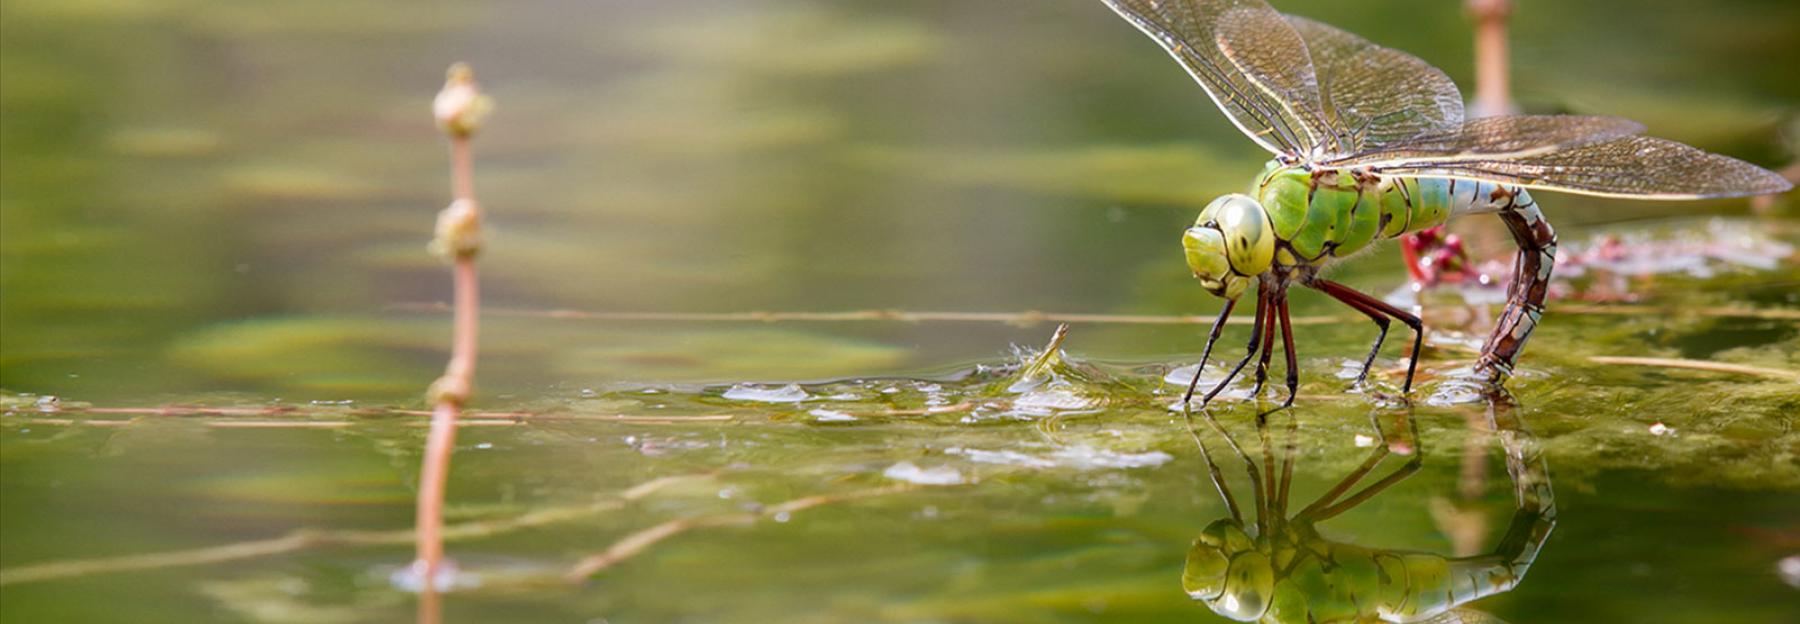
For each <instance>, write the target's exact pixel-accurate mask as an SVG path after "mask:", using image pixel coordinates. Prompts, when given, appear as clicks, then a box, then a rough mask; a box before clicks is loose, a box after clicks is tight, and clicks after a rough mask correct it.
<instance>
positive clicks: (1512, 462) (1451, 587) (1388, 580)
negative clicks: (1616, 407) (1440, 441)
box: [1181, 401, 1556, 624]
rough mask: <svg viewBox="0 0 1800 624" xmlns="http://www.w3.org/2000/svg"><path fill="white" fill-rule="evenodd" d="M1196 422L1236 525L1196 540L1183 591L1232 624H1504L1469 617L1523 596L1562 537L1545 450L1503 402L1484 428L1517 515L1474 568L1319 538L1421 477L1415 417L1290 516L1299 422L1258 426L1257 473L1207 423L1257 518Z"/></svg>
mask: <svg viewBox="0 0 1800 624" xmlns="http://www.w3.org/2000/svg"><path fill="white" fill-rule="evenodd" d="M1194 418H1196V417H1190V418H1189V421H1188V424H1189V429H1188V430H1189V433H1190V434H1192V435H1193V438H1194V441H1195V443H1196V444H1197V445H1198V446H1199V447H1200V453H1201V456H1202V457H1203V458H1205V460H1206V465H1207V469H1208V470H1209V472H1210V476H1211V480H1212V484H1213V486H1214V487H1215V488H1217V489H1218V492H1219V495H1220V497H1222V498H1223V499H1224V502H1225V506H1226V508H1227V509H1228V510H1229V511H1230V514H1231V516H1230V517H1228V518H1221V519H1219V520H1217V521H1214V522H1213V523H1212V524H1210V525H1208V526H1207V527H1206V529H1205V530H1204V531H1202V532H1201V533H1200V537H1198V538H1196V539H1195V540H1194V542H1193V545H1192V547H1191V548H1190V549H1189V551H1188V556H1187V565H1186V568H1185V569H1184V570H1183V572H1182V576H1181V585H1182V589H1184V590H1186V591H1187V593H1188V595H1189V596H1191V597H1192V598H1194V599H1195V600H1198V601H1201V602H1204V603H1206V605H1207V606H1208V607H1210V608H1211V609H1212V610H1213V611H1214V612H1216V613H1218V614H1219V615H1222V616H1225V617H1228V618H1231V619H1233V620H1238V621H1243V622H1264V623H1268V624H1275V623H1290V622H1436V623H1440V624H1445V623H1452V622H1491V621H1495V620H1494V618H1492V617H1491V616H1487V615H1484V614H1481V613H1480V612H1477V611H1473V610H1470V609H1467V608H1465V607H1464V605H1466V604H1468V603H1470V602H1472V601H1475V600H1477V599H1480V598H1483V597H1486V596H1491V595H1494V594H1498V593H1502V592H1506V591H1508V590H1511V589H1512V588H1513V587H1514V586H1516V585H1517V584H1518V583H1519V582H1520V581H1521V580H1522V579H1524V577H1525V572H1526V570H1527V569H1528V568H1530V567H1531V563H1532V561H1533V560H1535V559H1536V557H1537V553H1538V551H1539V549H1540V548H1542V547H1543V545H1544V541H1545V539H1546V538H1548V537H1549V535H1550V531H1551V529H1552V528H1554V527H1555V525H1556V504H1555V499H1554V495H1553V493H1552V492H1551V489H1550V480H1549V472H1548V468H1547V467H1546V466H1545V464H1544V459H1543V455H1542V454H1541V453H1540V452H1539V450H1538V447H1537V443H1536V439H1535V438H1534V437H1533V436H1532V435H1531V434H1530V433H1529V432H1527V431H1526V430H1525V428H1524V426H1523V424H1522V423H1521V422H1519V420H1518V419H1517V417H1516V415H1514V413H1513V410H1512V409H1511V406H1510V405H1507V404H1505V403H1503V402H1499V401H1490V402H1489V408H1488V418H1487V420H1488V424H1489V425H1490V426H1491V427H1492V428H1493V430H1494V431H1495V432H1496V433H1497V436H1496V437H1497V438H1498V439H1499V441H1500V445H1501V447H1502V449H1503V450H1504V451H1505V457H1506V468H1507V473H1508V475H1509V476H1510V477H1511V480H1512V486H1513V497H1514V508H1515V510H1514V513H1513V516H1512V520H1511V522H1510V524H1509V525H1508V527H1507V530H1506V533H1505V535H1504V536H1503V537H1502V538H1501V539H1500V540H1499V542H1498V543H1497V544H1496V545H1495V546H1494V547H1493V549H1492V550H1490V551H1488V552H1486V553H1484V554H1479V555H1475V556H1466V557H1450V556H1444V555H1439V554H1434V553H1428V552H1421V551H1407V550H1390V549H1380V548H1369V547H1364V546H1358V545H1355V544H1348V543H1343V542H1337V541H1332V540H1330V539H1328V538H1325V537H1323V536H1321V535H1320V534H1319V532H1318V531H1317V530H1316V529H1315V525H1317V524H1318V523H1320V522H1324V521H1326V520H1329V519H1331V518H1333V517H1336V516H1338V515H1340V514H1343V513H1344V512H1346V511H1349V510H1350V509H1352V508H1355V507H1356V506H1358V505H1361V504H1363V503H1365V502H1367V501H1368V500H1370V499H1371V498H1373V497H1375V496H1376V495H1379V494H1380V493H1381V492H1382V491H1384V490H1386V489H1388V488H1390V487H1393V485H1394V484H1396V483H1399V482H1401V481H1404V480H1406V479H1407V478H1408V477H1410V476H1412V475H1413V473H1415V472H1417V471H1418V470H1419V467H1420V466H1421V465H1422V462H1423V461H1424V459H1423V456H1424V453H1423V449H1422V448H1417V447H1416V445H1417V443H1418V439H1419V438H1418V428H1417V425H1415V424H1414V423H1413V420H1412V417H1411V414H1410V412H1408V413H1405V414H1404V416H1403V417H1402V420H1403V422H1402V423H1400V426H1398V427H1395V431H1394V432H1393V434H1392V435H1393V437H1392V438H1390V437H1389V434H1387V433H1384V432H1382V431H1381V424H1380V422H1379V420H1377V421H1376V422H1375V428H1376V433H1377V438H1376V439H1377V443H1376V444H1375V446H1374V449H1373V450H1372V451H1371V452H1370V454H1369V457H1368V458H1367V459H1366V460H1365V461H1364V462H1363V463H1362V464H1361V465H1360V466H1358V467H1357V468H1356V469H1354V470H1352V471H1351V472H1350V473H1349V474H1348V475H1345V476H1344V477H1343V478H1342V479H1341V480H1339V481H1338V482H1337V483H1336V484H1334V485H1333V486H1332V487H1331V488H1330V489H1328V490H1327V491H1326V492H1325V493H1324V494H1322V495H1320V496H1319V498H1318V499H1317V500H1315V501H1313V502H1312V503H1310V504H1308V505H1306V506H1305V507H1304V508H1302V509H1300V510H1299V511H1297V512H1293V513H1290V510H1289V507H1288V494H1289V487H1290V485H1291V483H1292V481H1293V473H1294V455H1295V453H1296V449H1295V446H1296V444H1295V441H1294V434H1295V429H1296V424H1295V421H1294V419H1293V418H1292V416H1291V415H1289V417H1288V422H1287V424H1286V425H1285V427H1282V426H1275V425H1270V424H1269V422H1268V421H1267V420H1263V419H1258V423H1257V433H1258V438H1259V441H1260V443H1261V444H1260V447H1261V452H1262V462H1261V465H1260V466H1258V464H1257V462H1256V461H1255V460H1253V459H1251V457H1250V455H1248V454H1246V453H1245V452H1244V449H1243V447H1241V446H1240V445H1239V444H1238V443H1237V440H1235V439H1234V438H1232V437H1231V435H1230V434H1229V433H1228V432H1227V431H1226V430H1225V429H1224V428H1223V427H1221V426H1220V425H1219V424H1218V422H1217V421H1216V420H1213V419H1212V417H1211V416H1208V415H1205V414H1201V415H1200V416H1198V418H1200V419H1202V420H1203V421H1204V422H1205V424H1206V427H1207V428H1208V429H1210V430H1211V431H1212V432H1213V434H1215V435H1216V436H1217V437H1219V438H1222V439H1223V441H1224V444H1225V446H1226V447H1227V448H1229V449H1230V450H1231V453H1232V454H1233V455H1235V456H1236V457H1237V459H1238V460H1240V461H1241V462H1242V463H1243V465H1244V470H1245V472H1247V473H1248V475H1249V484H1250V489H1251V491H1252V501H1251V505H1252V506H1253V507H1252V509H1250V510H1248V511H1246V510H1244V509H1241V508H1240V507H1239V502H1238V500H1237V499H1236V498H1235V497H1233V496H1232V493H1231V488H1230V486H1229V485H1228V484H1227V481H1226V479H1225V476H1224V474H1223V472H1222V471H1221V470H1220V469H1219V465H1218V463H1216V462H1215V461H1214V460H1213V456H1212V448H1210V447H1209V446H1208V444H1207V442H1206V440H1205V438H1206V437H1207V436H1203V435H1202V434H1201V432H1200V431H1197V430H1196V429H1195V424H1194ZM1274 437H1282V438H1285V441H1284V442H1281V443H1277V442H1276V441H1274V440H1272V439H1271V438H1274ZM1408 447H1411V448H1416V449H1417V450H1416V451H1415V452H1413V453H1412V454H1411V456H1410V457H1408V458H1407V459H1406V461H1405V462H1404V464H1403V465H1402V466H1401V467H1399V468H1397V469H1395V470H1394V471H1393V472H1391V473H1389V474H1387V475H1386V476H1383V477H1381V478H1379V479H1377V480H1375V481H1374V482H1373V483H1369V484H1367V485H1365V486H1363V487H1362V489H1360V490H1357V489H1356V487H1357V484H1358V483H1361V482H1362V481H1363V480H1364V479H1365V478H1368V477H1369V476H1370V475H1371V473H1373V472H1374V471H1375V469H1376V468H1377V467H1378V466H1379V465H1380V464H1381V463H1382V461H1383V460H1384V459H1386V458H1387V457H1388V455H1390V454H1393V450H1392V449H1404V448H1408ZM1277 455H1279V457H1278V456H1277ZM1353 490H1354V491H1353ZM1246 513H1250V514H1253V515H1254V523H1253V524H1246V521H1245V514H1246Z"/></svg>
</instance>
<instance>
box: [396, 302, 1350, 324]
mask: <svg viewBox="0 0 1800 624" xmlns="http://www.w3.org/2000/svg"><path fill="white" fill-rule="evenodd" d="M389 309H391V310H398V311H403V312H442V311H444V310H445V309H447V306H445V305H444V304H442V303H431V302H422V303H420V302H415V303H397V304H394V305H391V306H389ZM487 314H488V315H489V316H512V317H524V318H546V319H563V320H578V321H615V322H617V321H648V322H660V323H782V322H790V323H793V322H800V323H842V322H893V323H930V322H966V323H1003V324H1006V325H1012V326H1015V327H1031V326H1034V325H1040V324H1043V323H1092V324H1111V325H1210V324H1212V323H1213V321H1216V320H1218V319H1217V316H1216V315H1203V316H1189V315H1164V314H1089V313H1080V312H1043V311H1038V310H1026V311H1023V312H941V311H909V310H847V311H842V312H774V311H761V310H756V311H748V312H592V311H586V310H569V309H552V310H532V309H521V308H494V309H489V310H488V311H487ZM1344 318H1345V317H1340V316H1296V317H1294V318H1293V322H1294V324H1295V325H1329V324H1332V323H1338V322H1342V321H1343V320H1344ZM1229 322H1230V323H1231V324H1233V325H1247V324H1249V323H1250V321H1247V320H1243V319H1231V321H1229Z"/></svg>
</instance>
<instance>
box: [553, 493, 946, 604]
mask: <svg viewBox="0 0 1800 624" xmlns="http://www.w3.org/2000/svg"><path fill="white" fill-rule="evenodd" d="M918 487H919V486H915V485H894V486H888V487H879V488H870V489H866V490H858V491H855V492H846V493H843V494H822V495H816V496H806V497H801V498H796V499H793V500H790V501H786V502H781V503H776V504H773V505H769V506H767V507H764V508H762V509H761V510H759V511H754V512H743V513H731V514H718V515H712V516H699V517H690V518H676V519H674V520H669V521H666V522H663V523H661V524H657V525H655V526H652V527H650V528H647V529H643V530H641V531H637V532H635V533H632V534H630V535H627V536H625V537H623V538H620V539H619V540H618V541H616V542H613V543H612V545H611V546H608V547H606V550H602V551H600V552H598V553H595V554H592V555H589V556H587V557H583V558H582V559H581V560H580V561H577V562H576V563H575V565H574V566H571V567H570V568H569V571H568V572H567V573H565V574H564V575H563V578H564V579H565V580H567V581H569V582H571V583H579V582H582V581H584V580H587V579H588V577H591V576H593V575H595V574H598V573H600V572H601V571H602V570H605V569H607V568H610V567H613V566H615V565H618V564H619V562H622V561H625V560H627V559H630V558H632V557H635V556H637V555H638V554H639V553H642V552H644V551H645V550H649V549H650V547H651V546H655V545H656V544H657V543H659V542H662V541H663V540H666V539H669V538H671V537H675V536H677V535H680V534H682V533H686V532H688V531H691V530H694V529H699V528H707V527H717V526H727V525H742V524H751V523H754V522H756V521H757V520H761V519H764V518H778V519H780V520H783V521H785V520H786V519H787V518H788V517H789V516H790V515H792V514H794V513H796V512H800V511H804V510H807V509H811V508H813V507H818V506H821V505H829V504H833V503H841V502H844V501H850V500H857V499H862V498H871V497H876V496H885V495H888V494H895V493H899V492H906V491H911V490H915V489H918Z"/></svg>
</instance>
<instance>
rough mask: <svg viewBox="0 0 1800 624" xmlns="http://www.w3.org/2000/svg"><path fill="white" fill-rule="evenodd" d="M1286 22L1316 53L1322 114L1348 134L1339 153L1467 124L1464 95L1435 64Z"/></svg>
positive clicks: (1299, 21)
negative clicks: (1463, 123) (1464, 114)
mask: <svg viewBox="0 0 1800 624" xmlns="http://www.w3.org/2000/svg"><path fill="white" fill-rule="evenodd" d="M1287 21H1288V23H1289V24H1291V25H1293V27H1294V30H1295V32H1298V33H1299V34H1300V38H1301V39H1303V40H1305V41H1306V48H1307V50H1308V52H1310V53H1311V56H1312V62H1313V66H1314V71H1315V72H1316V73H1317V82H1318V85H1319V96H1320V104H1321V106H1322V107H1323V110H1324V111H1325V113H1326V115H1328V116H1330V118H1331V121H1332V126H1333V127H1334V128H1336V129H1337V130H1338V131H1339V132H1342V133H1345V134H1346V135H1347V136H1344V137H1341V138H1342V139H1343V141H1342V143H1347V144H1341V145H1339V146H1338V147H1339V148H1338V149H1337V150H1336V154H1338V155H1344V154H1353V153H1357V152H1362V151H1366V150H1370V149H1373V148H1379V147H1381V146H1384V145H1386V144H1388V143H1392V142H1395V141H1400V140H1405V139H1411V138H1414V137H1418V136H1421V135H1427V134H1433V133H1445V132H1452V131H1454V130H1455V129H1456V128H1458V127H1459V126H1461V125H1462V122H1463V101H1462V92H1461V91H1458V90H1457V88H1456V83H1455V82H1454V81H1452V80H1450V77H1449V76H1446V75H1444V72H1442V71H1440V70H1439V69H1438V68H1436V67H1433V66H1432V65H1431V64H1430V63H1426V62H1425V61H1422V60H1419V59H1418V57H1415V56H1413V55H1410V54H1407V53H1405V52H1401V51H1398V50H1393V49H1390V48H1384V47H1381V46H1378V45H1375V44H1373V43H1370V42H1369V41H1368V40H1366V39H1363V38H1362V37H1358V36H1356V35H1353V34H1350V33H1347V32H1344V31H1342V30H1338V29H1337V28H1334V27H1331V26H1329V25H1326V24H1322V23H1319V22H1315V21H1313V20H1310V19H1307V18H1304V17H1298V16H1294V15H1289V16H1287Z"/></svg>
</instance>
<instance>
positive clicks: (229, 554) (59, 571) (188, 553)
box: [0, 473, 716, 585]
mask: <svg viewBox="0 0 1800 624" xmlns="http://www.w3.org/2000/svg"><path fill="white" fill-rule="evenodd" d="M714 476H716V473H701V474H690V475H679V476H673V477H662V478H658V479H653V480H650V481H646V482H644V483H640V484H637V485H635V486H632V487H631V488H629V489H626V490H624V491H622V492H619V493H618V494H616V495H613V496H610V497H607V498H603V499H601V500H598V501H595V502H592V503H587V504H582V505H572V506H568V507H554V508H549V509H541V510H538V511H533V512H529V513H526V514H522V515H519V516H514V517H511V518H501V519H496V520H480V521H472V522H464V523H460V524H454V525H450V526H448V527H444V528H443V531H442V532H441V533H440V536H441V537H442V538H443V539H446V540H471V539H479V538H484V537H493V536H496V535H501V534H505V533H510V532H513V531H518V530H523V529H529V528H534V527H540V526H546V525H550V524H555V523H559V522H569V521H573V520H579V519H581V518H586V517H590V516H594V515H597V514H601V513H605V512H608V511H613V510H616V509H620V508H623V507H624V506H625V505H627V504H629V503H631V502H633V501H637V500H640V499H643V498H646V497H648V496H650V495H651V494H653V493H655V492H657V491H659V490H662V489H664V488H667V487H669V486H672V485H676V484H679V483H685V482H688V481H695V480H702V479H711V478H713V477H714ZM415 537H416V534H415V533H414V532H413V531H409V530H406V529H399V530H392V531H347V530H339V531H330V530H319V529H299V530H296V531H293V532H290V533H288V534H286V535H283V536H281V537H275V538H270V539H263V540H254V541H248V542H238V543H235V544H224V545H220V546H208V547H205V548H192V549H188V550H175V551H169V552H160V553H145V554H139V555H126V556H122V557H103V558H96V559H74V560H68V561H49V562H44V563H35V564H30V565H24V566H19V567H16V568H8V569H5V570H0V585H12V584H16V583H34V582H42V581H54V580H60V579H67V578H76V577H83V576H91V575H95V574H108V573H115V572H132V571H138V570H164V569H168V568H177V567H185V566H196V565H205V564H210V563H224V562H227V561H237V560H241V559H253V558H257V557H269V556H274V555H280V554H286V553H291V552H295V551H298V550H304V549H307V548H319V547H325V546H392V545H398V544H406V543H408V542H412V541H413V540H414V538H415Z"/></svg>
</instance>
